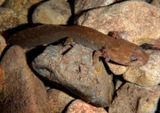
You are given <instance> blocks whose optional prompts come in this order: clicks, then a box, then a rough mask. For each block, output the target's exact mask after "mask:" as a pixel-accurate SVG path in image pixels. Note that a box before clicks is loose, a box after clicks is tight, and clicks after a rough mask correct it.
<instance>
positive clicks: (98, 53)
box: [93, 48, 110, 64]
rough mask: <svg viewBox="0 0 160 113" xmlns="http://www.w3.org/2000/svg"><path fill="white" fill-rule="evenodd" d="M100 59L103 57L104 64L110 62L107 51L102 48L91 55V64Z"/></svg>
mask: <svg viewBox="0 0 160 113" xmlns="http://www.w3.org/2000/svg"><path fill="white" fill-rule="evenodd" d="M100 57H103V58H104V59H105V62H106V63H107V62H108V61H109V60H110V57H109V56H108V54H107V49H105V48H103V49H101V50H99V51H95V52H94V53H93V64H97V63H98V62H99V58H100Z"/></svg>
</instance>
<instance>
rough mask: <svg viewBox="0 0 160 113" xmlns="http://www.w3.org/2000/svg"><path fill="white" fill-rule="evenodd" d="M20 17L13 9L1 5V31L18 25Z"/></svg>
mask: <svg viewBox="0 0 160 113" xmlns="http://www.w3.org/2000/svg"><path fill="white" fill-rule="evenodd" d="M17 24H18V19H17V16H16V14H15V13H14V12H13V10H11V9H8V8H2V7H0V32H2V31H5V30H7V29H10V28H13V27H15V26H17Z"/></svg>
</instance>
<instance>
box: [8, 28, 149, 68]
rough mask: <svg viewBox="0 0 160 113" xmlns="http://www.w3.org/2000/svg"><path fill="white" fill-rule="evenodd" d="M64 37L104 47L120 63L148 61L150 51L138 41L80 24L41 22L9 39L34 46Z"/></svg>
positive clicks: (105, 56)
mask: <svg viewBox="0 0 160 113" xmlns="http://www.w3.org/2000/svg"><path fill="white" fill-rule="evenodd" d="M65 37H69V38H72V39H73V41H74V42H76V43H78V44H82V45H83V46H86V47H88V48H91V49H93V50H105V51H103V56H102V57H104V58H106V59H108V58H109V59H110V60H111V61H113V62H116V63H118V64H121V65H137V66H141V65H144V64H145V63H146V62H147V61H148V55H147V54H146V53H145V52H144V51H143V50H142V49H141V48H140V47H139V46H137V45H136V44H133V43H131V42H129V41H126V40H124V39H121V38H113V37H110V36H108V35H105V34H103V33H101V32H99V31H97V30H94V29H92V28H88V27H84V26H78V25H75V26H58V25H39V26H36V27H32V28H28V29H25V30H22V31H20V32H17V33H15V34H14V35H12V36H11V37H10V39H9V40H8V43H10V44H14V45H20V46H21V47H23V48H32V47H36V46H39V45H43V44H49V43H53V42H56V41H58V40H60V39H62V38H65Z"/></svg>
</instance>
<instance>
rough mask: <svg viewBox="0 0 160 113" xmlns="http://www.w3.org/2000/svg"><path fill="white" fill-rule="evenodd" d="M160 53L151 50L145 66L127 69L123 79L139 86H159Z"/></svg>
mask: <svg viewBox="0 0 160 113" xmlns="http://www.w3.org/2000/svg"><path fill="white" fill-rule="evenodd" d="M159 64H160V51H159V50H152V52H151V53H150V58H149V61H148V62H147V64H146V65H144V66H142V67H140V68H137V67H129V68H128V70H127V71H126V73H124V75H123V78H124V79H125V80H127V81H129V82H132V83H135V84H138V85H141V86H146V87H148V86H154V85H158V84H160V70H159V69H160V65H159Z"/></svg>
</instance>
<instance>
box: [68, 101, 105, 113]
mask: <svg viewBox="0 0 160 113" xmlns="http://www.w3.org/2000/svg"><path fill="white" fill-rule="evenodd" d="M66 113H107V111H105V109H104V108H98V107H95V106H92V105H90V104H87V103H85V102H83V101H82V100H75V101H73V102H72V103H71V104H70V105H69V107H68V109H67V111H66Z"/></svg>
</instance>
